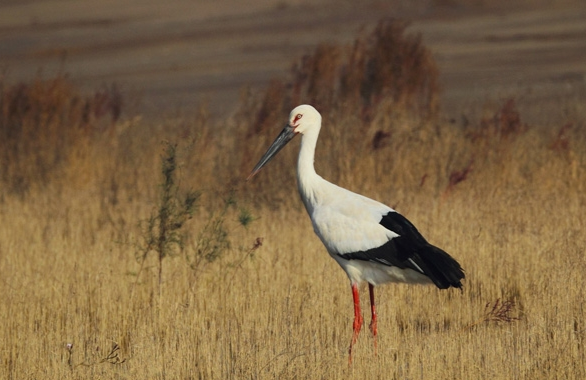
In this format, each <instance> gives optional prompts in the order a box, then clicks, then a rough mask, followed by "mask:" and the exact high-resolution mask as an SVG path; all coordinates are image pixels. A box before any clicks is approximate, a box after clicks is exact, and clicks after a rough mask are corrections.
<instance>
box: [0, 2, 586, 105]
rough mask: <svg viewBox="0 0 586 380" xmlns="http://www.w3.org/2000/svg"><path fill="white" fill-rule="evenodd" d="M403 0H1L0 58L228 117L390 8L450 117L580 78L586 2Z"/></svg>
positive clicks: (15, 66) (4, 63) (550, 91)
mask: <svg viewBox="0 0 586 380" xmlns="http://www.w3.org/2000/svg"><path fill="white" fill-rule="evenodd" d="M405 3H406V2H401V1H395V2H390V3H383V2H369V3H362V2H361V3H358V2H354V1H343V2H332V1H327V0H321V1H318V2H311V5H310V4H309V3H306V2H302V1H282V2H273V1H268V0H256V1H254V2H246V4H244V3H243V2H239V1H235V0H224V1H220V2H216V1H199V2H192V1H186V0H171V1H166V2H164V5H163V3H161V2H159V1H138V0H131V1H125V2H123V3H121V2H116V1H111V0H99V1H92V2H79V1H70V0H69V1H68V0H48V1H35V0H31V1H18V2H17V1H8V2H2V4H0V68H2V70H3V72H4V74H5V76H6V78H7V79H8V80H9V81H17V80H27V79H29V78H31V77H34V76H35V75H36V74H37V73H38V72H39V71H41V72H42V73H43V75H44V76H50V75H52V74H53V73H54V72H55V71H57V70H62V71H65V72H67V73H69V74H70V75H71V77H72V78H73V79H74V80H75V81H76V82H78V83H79V84H80V85H81V86H84V87H87V88H92V89H95V88H96V87H97V86H100V85H103V84H109V83H112V82H115V83H117V84H118V85H119V86H120V87H121V88H122V89H123V91H125V92H126V93H129V94H131V95H132V96H131V97H130V98H131V99H140V102H139V103H140V108H139V109H136V110H131V112H132V111H136V112H141V113H147V114H151V115H153V114H158V113H161V112H162V110H166V111H167V112H174V111H176V110H177V109H182V110H187V111H188V110H189V108H190V107H193V106H194V105H196V104H197V103H198V102H201V101H207V102H209V106H210V109H211V110H212V112H214V113H215V114H217V115H226V113H230V112H231V111H233V109H234V108H235V105H236V103H237V101H238V97H239V93H240V90H241V89H242V88H243V87H244V86H248V85H250V86H252V87H257V88H258V87H262V85H264V84H266V83H267V82H268V81H269V80H270V79H271V78H272V77H275V76H282V75H284V74H285V73H286V71H287V70H288V69H289V68H290V66H291V65H292V62H294V61H295V60H297V59H298V58H299V57H300V56H301V55H303V54H304V53H307V52H309V51H311V49H312V48H313V47H314V46H316V45H317V44H318V43H322V42H348V41H351V40H352V39H353V38H355V36H356V35H357V33H358V32H359V31H360V30H361V28H368V27H372V26H373V25H374V24H375V23H376V21H378V20H379V19H381V18H385V17H396V18H403V19H408V20H412V21H413V24H412V26H411V29H412V30H413V31H417V32H421V33H422V35H423V38H424V41H425V43H426V44H427V46H429V47H430V48H431V49H432V50H433V52H434V54H435V55H436V58H437V60H438V63H439V65H440V71H441V79H442V84H443V90H444V96H443V103H444V108H445V109H446V110H447V111H448V112H449V113H450V114H453V115H454V116H457V115H458V114H459V112H460V111H461V109H462V107H465V106H466V104H467V103H469V102H470V101H471V100H473V101H475V102H476V103H477V101H478V99H486V98H490V97H500V96H507V94H510V93H512V92H514V93H516V94H519V93H523V94H529V96H554V97H558V96H563V94H564V93H566V92H571V91H569V90H571V89H573V88H574V87H584V86H585V82H586V79H585V78H586V22H585V20H586V3H584V2H582V1H565V2H555V1H545V2H537V4H541V5H540V6H538V7H536V6H529V5H524V6H522V7H518V8H516V9H512V8H511V7H508V6H506V5H504V2H502V4H501V3H499V2H497V6H494V5H493V7H492V8H489V7H487V6H486V5H482V2H479V3H478V4H480V5H478V4H476V5H475V4H472V5H470V4H460V3H466V2H457V1H452V2H441V1H436V2H425V1H416V2H408V4H405ZM469 3H474V2H469ZM523 4H524V3H523Z"/></svg>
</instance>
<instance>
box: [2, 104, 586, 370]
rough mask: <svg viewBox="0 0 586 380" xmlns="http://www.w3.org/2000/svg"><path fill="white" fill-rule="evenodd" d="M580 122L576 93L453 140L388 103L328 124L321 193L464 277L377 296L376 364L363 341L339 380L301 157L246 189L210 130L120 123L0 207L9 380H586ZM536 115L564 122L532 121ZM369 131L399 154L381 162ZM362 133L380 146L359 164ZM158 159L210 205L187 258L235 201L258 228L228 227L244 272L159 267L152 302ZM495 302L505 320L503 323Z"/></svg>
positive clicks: (479, 125) (506, 113) (232, 143)
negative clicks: (383, 217) (364, 117)
mask: <svg viewBox="0 0 586 380" xmlns="http://www.w3.org/2000/svg"><path fill="white" fill-rule="evenodd" d="M479 104H481V100H479ZM584 104H586V103H585V98H584V94H583V93H581V94H580V93H579V94H576V96H575V98H573V99H571V98H568V99H563V100H555V99H551V100H548V104H546V105H544V104H519V105H515V104H514V103H512V104H511V103H510V102H507V101H503V103H502V104H501V105H499V106H498V107H496V108H495V107H493V108H490V109H488V110H487V112H486V114H485V115H475V114H471V115H467V116H468V119H469V120H472V125H470V126H460V125H455V124H453V123H448V122H445V121H440V120H436V119H434V120H425V121H421V120H415V121H413V120H411V119H410V118H409V117H408V116H406V115H400V114H397V113H392V112H388V110H389V109H388V107H390V106H392V105H389V104H386V103H385V102H384V101H383V102H382V103H381V104H380V106H379V107H380V108H377V109H376V110H375V112H374V113H373V115H374V116H375V117H374V118H373V120H372V122H369V123H368V124H366V125H364V126H363V129H362V130H361V131H360V132H355V131H353V130H352V129H351V125H353V122H354V121H355V120H352V119H350V120H348V121H344V120H341V119H339V118H335V116H336V115H335V114H334V113H331V112H330V113H328V112H324V123H325V125H324V128H323V135H322V139H321V140H320V143H319V144H318V149H319V152H318V156H317V163H316V164H317V168H318V171H319V172H321V173H324V176H325V177H326V178H328V179H332V180H334V181H335V182H338V183H340V184H341V185H343V186H346V187H349V188H350V189H352V190H355V191H357V192H361V193H363V194H365V195H368V196H371V197H373V198H377V199H379V200H381V201H383V202H385V203H387V204H390V205H391V206H395V207H396V208H397V209H398V210H399V211H401V212H402V213H403V214H404V215H406V216H407V217H408V218H409V219H410V220H411V221H412V222H414V223H415V224H416V225H417V226H418V227H419V229H420V231H421V232H422V233H423V234H424V235H425V236H427V237H428V239H429V240H430V241H431V242H432V243H434V244H436V245H438V246H440V247H442V248H444V249H445V250H446V251H448V252H450V253H451V254H452V255H453V256H454V257H456V258H457V259H458V260H459V261H460V263H461V264H462V266H463V267H464V268H465V270H466V274H467V278H466V280H465V284H464V290H463V292H459V291H456V290H452V291H439V290H437V289H435V288H433V287H418V286H415V287H413V286H406V285H387V286H382V287H379V288H377V299H378V305H379V308H378V311H379V342H378V355H377V356H373V347H372V339H371V338H370V336H369V332H368V330H367V329H365V330H364V331H363V332H362V334H361V336H360V338H359V340H358V343H357V346H356V348H355V357H354V363H353V365H352V366H351V367H348V363H347V348H348V344H349V342H350V338H351V321H352V318H353V315H352V299H351V296H350V288H349V284H348V281H347V278H346V277H345V275H344V273H343V271H342V270H340V268H338V267H337V265H336V264H335V263H334V261H333V260H332V259H331V258H330V257H329V256H328V255H327V253H326V252H325V249H324V248H323V247H322V246H321V243H320V242H319V240H318V238H317V237H315V236H314V235H313V232H312V229H311V224H310V222H309V220H308V218H307V216H306V215H305V212H304V210H303V209H302V205H301V202H300V201H299V200H298V195H297V193H296V188H295V186H294V184H293V181H292V179H293V162H294V161H293V157H292V156H294V155H295V154H296V152H295V149H294V148H293V147H289V148H288V150H287V151H284V152H283V153H282V154H281V157H280V158H278V159H277V160H278V161H276V162H274V163H272V164H271V165H270V166H268V167H267V168H266V170H264V169H263V172H261V173H259V175H258V176H257V177H255V181H256V180H258V182H259V183H260V185H259V184H256V185H250V184H244V183H242V178H244V177H245V176H246V174H248V173H247V172H245V170H247V168H245V167H244V168H243V167H242V165H241V164H240V162H239V161H240V160H242V159H243V157H245V154H252V153H250V152H245V150H244V149H243V147H242V146H241V144H242V141H243V140H241V139H229V138H227V134H222V133H220V132H218V127H219V126H217V125H213V124H212V123H211V122H209V120H208V119H207V118H206V115H205V112H203V111H202V112H200V113H199V115H198V117H196V118H194V119H191V120H168V121H165V122H164V123H161V124H160V125H159V124H157V125H154V124H152V123H148V122H146V121H143V120H140V119H134V120H129V121H125V122H120V121H119V122H116V123H115V125H114V126H113V127H112V130H111V131H109V133H108V134H107V135H106V136H101V137H100V138H96V139H95V140H92V141H93V142H94V143H93V144H89V145H84V146H86V149H84V150H83V152H77V153H76V154H75V155H74V156H72V158H68V159H67V160H65V161H64V162H63V163H62V165H61V166H60V168H59V170H58V171H57V172H56V173H57V174H58V175H54V174H50V175H49V177H48V179H47V180H46V183H45V184H43V185H42V186H39V187H38V188H36V187H34V186H33V187H31V188H30V190H29V192H28V194H26V195H25V196H19V195H15V194H14V193H12V192H11V191H8V190H6V189H3V190H1V191H0V195H1V197H0V225H1V226H2V228H1V229H0V274H1V279H0V292H1V294H2V298H1V301H0V318H2V321H3V323H2V325H1V326H0V343H1V346H2V349H1V350H0V378H3V379H38V378H45V379H88V378H92V379H102V378H103V379H164V378H169V379H195V378H203V379H273V378H282V379H289V378H290V379H293V378H294V379H299V378H312V379H320V378H321V379H331V378H356V379H365V378H367V379H377V378H423V379H472V378H491V379H516V378H517V379H526V378H530V379H552V378H560V379H561V378H563V379H568V378H572V379H581V378H586V364H585V363H586V348H585V346H584V345H585V343H586V342H585V340H586V324H585V322H584V316H585V310H584V299H585V290H584V289H585V288H586V280H584V276H583V273H584V272H585V271H586V259H585V257H586V256H585V253H586V252H585V247H586V245H585V243H584V242H585V240H584V238H583V237H582V236H583V231H584V227H585V226H584V216H583V210H584V208H585V206H586V170H585V167H586V166H585V165H586V124H585V120H586V108H585V106H584ZM517 106H518V107H519V108H522V109H523V110H524V111H523V112H521V113H519V112H518V111H517ZM545 108H547V109H548V110H550V109H556V108H557V109H559V110H560V111H559V113H553V114H552V113H551V112H550V113H548V115H547V120H549V122H548V123H543V124H538V123H531V124H527V123H526V122H525V121H524V120H525V119H526V118H527V117H526V114H525V113H524V112H526V113H531V118H532V119H533V120H539V118H540V117H541V116H543V118H544V119H545V115H543V112H544V111H543V109H545ZM286 116H287V115H286V114H284V115H281V117H282V118H283V120H284V119H285V117H286ZM234 125H238V124H237V123H235V124H234ZM223 127H226V126H225V125H224V126H223ZM279 127H280V125H278V126H275V129H274V130H272V131H271V130H267V131H266V134H267V136H271V137H272V136H274V134H276V133H277V131H278V129H279ZM377 131H382V132H384V133H388V134H389V135H388V136H389V137H388V138H386V137H384V136H386V135H382V136H383V137H379V138H382V139H383V140H384V143H383V144H382V145H381V146H380V147H378V148H377V149H374V148H372V145H371V142H372V141H373V140H372V138H374V136H375V135H376V132H377ZM359 133H365V134H366V135H367V136H370V137H371V138H370V139H369V140H368V142H367V143H361V144H357V143H356V140H355V137H356V136H357V135H359ZM351 134H353V135H351ZM349 135H350V136H351V137H349ZM165 138H167V139H174V140H177V141H182V143H181V145H180V148H181V149H180V159H181V173H180V175H181V178H182V186H183V187H185V188H188V187H193V188H196V189H202V190H203V192H204V197H205V200H204V201H203V209H202V210H201V211H200V213H198V214H197V215H196V217H195V218H194V219H193V220H192V221H191V223H190V224H189V225H188V228H189V231H190V237H189V238H188V240H187V242H186V247H185V251H184V252H186V253H189V252H193V250H194V249H195V244H196V236H197V233H198V231H200V230H201V228H202V226H203V225H204V224H205V223H206V221H207V220H208V218H209V215H210V213H213V212H214V210H216V209H217V206H218V204H220V203H221V198H222V197H224V196H227V194H228V192H229V189H230V188H235V189H236V196H237V197H238V198H239V199H241V200H242V201H243V202H249V204H253V205H254V206H253V207H254V209H253V214H254V215H256V216H257V217H259V219H258V220H257V221H256V222H255V223H253V224H252V225H251V226H250V227H249V228H248V229H242V228H238V227H237V226H236V225H237V223H236V222H235V220H234V219H235V218H236V213H237V210H234V215H233V214H230V215H229V218H228V219H229V220H228V222H229V224H230V226H231V227H230V228H231V229H230V237H231V240H232V244H233V246H234V248H238V247H239V246H242V247H244V249H246V248H247V247H250V246H252V244H253V242H254V241H255V239H256V238H257V237H263V238H264V240H263V246H262V247H261V248H259V249H258V250H256V251H255V252H254V255H253V256H252V257H250V258H246V257H245V256H244V255H245V254H243V253H242V251H240V250H238V249H233V250H231V251H229V252H226V254H225V255H224V256H223V257H222V258H221V259H219V260H217V261H215V262H213V263H209V264H207V265H206V266H205V267H202V268H200V269H199V270H197V271H193V270H191V269H190V268H189V266H188V265H187V264H186V260H185V258H184V257H183V256H182V255H179V256H177V257H172V258H167V259H166V261H165V263H164V265H165V266H164V269H163V284H162V288H161V289H162V294H161V295H160V296H159V293H158V287H157V282H158V277H157V266H156V261H155V259H154V257H153V258H151V259H149V261H148V262H147V266H146V269H145V270H144V271H143V272H142V273H141V274H140V276H139V277H138V278H137V272H138V269H139V263H137V261H136V259H135V253H136V247H135V245H134V243H135V242H136V241H137V240H138V239H139V235H140V229H139V228H138V226H137V223H138V221H140V220H142V219H144V218H146V217H147V216H148V214H149V213H150V212H151V210H152V209H153V207H154V203H155V202H156V199H157V191H158V188H157V186H158V185H157V184H158V183H159V182H160V179H159V176H160V169H159V165H160V163H159V158H160V154H161V152H162V149H163V148H162V145H161V144H160V141H161V140H162V139H165ZM266 139H270V137H259V141H260V142H258V144H259V146H258V147H257V148H255V149H258V150H262V149H265V148H266V144H265V141H264V140H266ZM246 141H247V143H250V141H251V140H250V139H248V140H246ZM263 144H264V145H263ZM238 149H240V151H239V150H238ZM285 152H287V153H285ZM252 159H254V158H252ZM285 167H291V170H285V171H283V172H281V173H280V174H279V173H277V169H279V168H285ZM248 170H250V168H248ZM284 184H285V185H284ZM259 186H262V187H266V189H265V190H263V189H262V188H261V190H262V191H259V190H258V189H259ZM251 189H253V190H254V191H252V190H251ZM269 190H270V191H273V192H278V194H277V195H276V196H274V197H273V198H270V197H269V196H268V195H267V194H268V193H269ZM257 195H258V196H259V197H261V198H262V199H263V200H266V201H267V202H268V203H267V204H266V205H265V206H260V205H256V204H257V203H260V202H258V199H257ZM218 198H220V199H218ZM243 259H244V260H243ZM362 290H363V294H364V289H362ZM497 300H498V301H499V304H503V303H506V302H510V303H509V305H510V306H511V309H510V310H508V311H507V312H506V315H504V316H501V317H500V318H496V320H495V318H494V317H495V315H494V314H493V315H487V313H490V311H491V309H492V307H493V306H494V305H495V303H496V302H497ZM363 303H364V304H365V305H367V297H363ZM497 306H498V305H497ZM365 309H367V308H365ZM491 317H493V318H491ZM507 318H510V319H509V320H508V321H507V320H506V319H507ZM366 320H367V321H368V316H366ZM68 344H71V345H72V346H71V348H70V349H68V346H67V345H68Z"/></svg>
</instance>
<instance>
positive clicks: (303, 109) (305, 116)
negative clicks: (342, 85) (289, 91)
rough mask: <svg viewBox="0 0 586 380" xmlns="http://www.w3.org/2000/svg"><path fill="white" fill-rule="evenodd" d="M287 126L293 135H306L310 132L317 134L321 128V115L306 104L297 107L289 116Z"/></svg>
mask: <svg viewBox="0 0 586 380" xmlns="http://www.w3.org/2000/svg"><path fill="white" fill-rule="evenodd" d="M289 126H291V127H292V128H293V131H294V132H295V133H301V134H302V135H303V134H306V133H309V132H310V131H317V132H319V128H320V127H321V115H320V114H319V112H317V110H316V109H315V108H313V107H312V106H310V105H308V104H302V105H300V106H297V107H295V108H294V109H293V111H291V113H290V114H289Z"/></svg>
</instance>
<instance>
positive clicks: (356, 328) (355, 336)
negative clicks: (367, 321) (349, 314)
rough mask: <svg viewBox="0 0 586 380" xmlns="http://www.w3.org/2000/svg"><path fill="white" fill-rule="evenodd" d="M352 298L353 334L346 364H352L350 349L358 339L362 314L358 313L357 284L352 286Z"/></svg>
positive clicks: (358, 297)
mask: <svg viewBox="0 0 586 380" xmlns="http://www.w3.org/2000/svg"><path fill="white" fill-rule="evenodd" d="M352 297H353V298H354V324H353V327H354V334H353V335H352V342H351V343H350V349H349V350H348V355H349V356H348V362H349V363H350V364H352V347H353V346H354V344H355V343H356V340H357V339H358V334H359V333H360V329H361V328H362V322H363V319H362V312H361V311H360V296H359V294H358V284H354V283H353V284H352Z"/></svg>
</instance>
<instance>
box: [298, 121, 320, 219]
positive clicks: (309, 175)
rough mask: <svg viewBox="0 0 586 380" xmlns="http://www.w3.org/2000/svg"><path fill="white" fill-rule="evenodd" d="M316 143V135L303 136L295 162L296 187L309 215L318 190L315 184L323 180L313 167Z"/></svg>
mask: <svg viewBox="0 0 586 380" xmlns="http://www.w3.org/2000/svg"><path fill="white" fill-rule="evenodd" d="M317 132H319V130H318V131H317ZM316 143H317V133H313V134H307V135H303V136H302V137H301V148H300V149H299V159H298V161H297V186H298V187H299V194H300V195H301V200H302V201H303V203H304V204H305V208H306V209H307V211H308V212H309V214H310V215H311V212H312V210H313V205H314V204H315V199H316V191H317V190H318V188H319V186H317V184H318V183H319V182H320V181H323V178H322V177H320V176H319V175H317V173H316V172H315V167H314V166H313V162H314V158H315V146H316Z"/></svg>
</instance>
